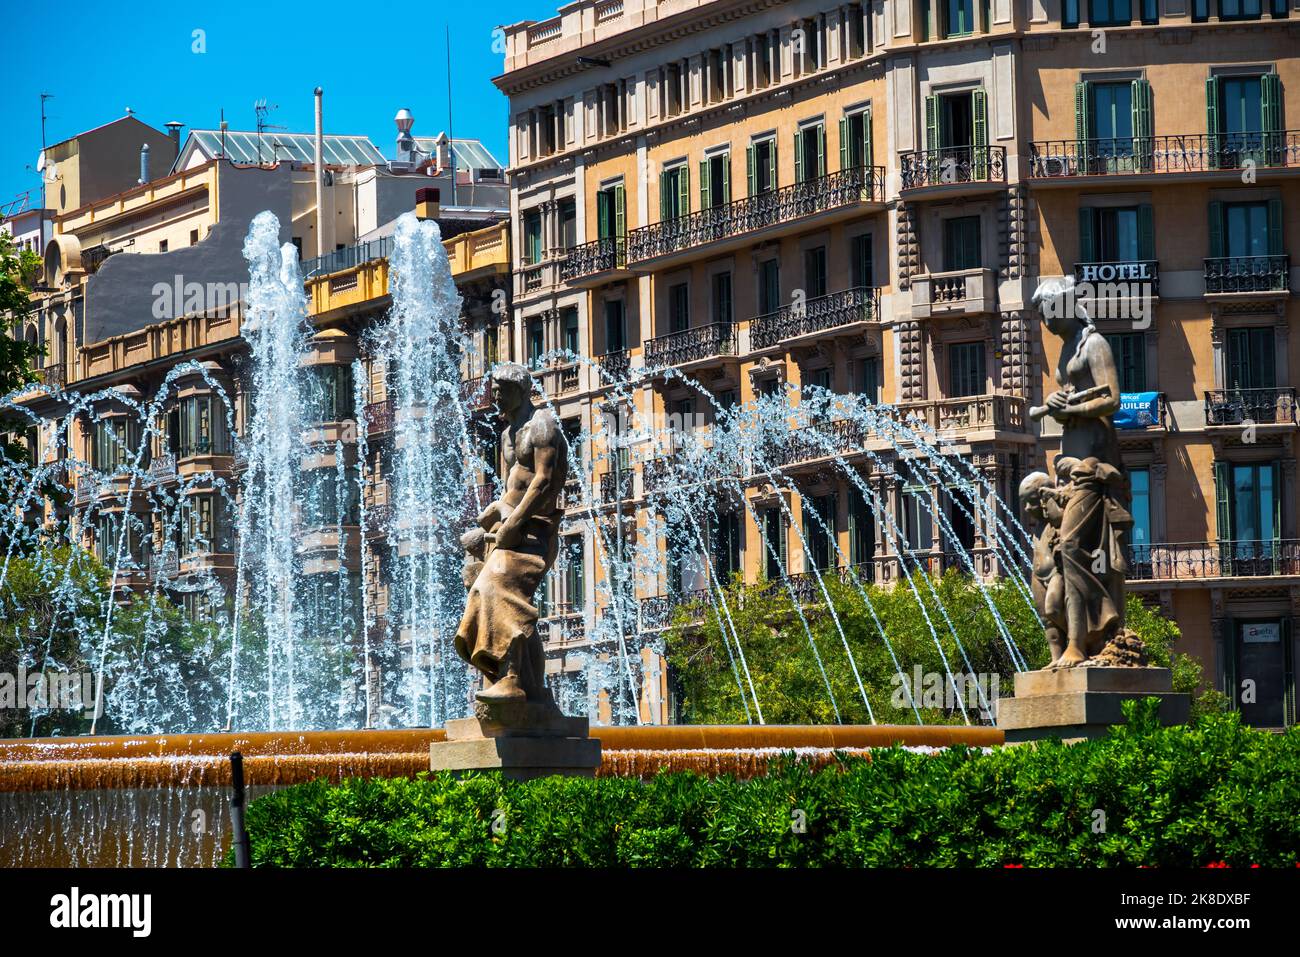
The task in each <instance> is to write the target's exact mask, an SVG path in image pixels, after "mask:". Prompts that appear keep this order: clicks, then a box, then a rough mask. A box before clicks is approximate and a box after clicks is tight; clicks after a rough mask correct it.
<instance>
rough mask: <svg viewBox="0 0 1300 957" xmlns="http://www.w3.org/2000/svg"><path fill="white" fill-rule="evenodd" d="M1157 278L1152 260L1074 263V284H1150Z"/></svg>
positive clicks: (1157, 269)
mask: <svg viewBox="0 0 1300 957" xmlns="http://www.w3.org/2000/svg"><path fill="white" fill-rule="evenodd" d="M1158 278H1159V268H1158V267H1157V265H1156V262H1155V260H1153V259H1143V260H1137V261H1134V262H1115V263H1075V265H1074V280H1075V282H1088V283H1092V284H1093V285H1097V284H1099V283H1126V282H1132V283H1152V284H1154V283H1155V282H1156V280H1157V279H1158Z"/></svg>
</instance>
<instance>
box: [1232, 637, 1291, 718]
mask: <svg viewBox="0 0 1300 957" xmlns="http://www.w3.org/2000/svg"><path fill="white" fill-rule="evenodd" d="M1290 625H1291V623H1290V621H1289V620H1287V619H1283V618H1272V619H1264V620H1253V621H1235V622H1233V631H1234V632H1235V635H1234V636H1233V637H1234V642H1233V644H1234V646H1235V647H1234V648H1233V650H1232V652H1231V654H1232V658H1233V661H1232V665H1233V668H1232V671H1233V673H1232V674H1231V675H1230V676H1229V677H1230V686H1231V688H1232V694H1233V696H1234V698H1235V700H1236V704H1237V709H1238V710H1239V711H1240V712H1241V720H1242V723H1243V724H1248V725H1251V726H1252V727H1256V728H1281V727H1283V726H1284V725H1286V723H1287V714H1286V698H1287V695H1288V691H1290V690H1292V689H1291V687H1290V686H1291V685H1292V684H1293V683H1294V681H1295V678H1294V665H1293V663H1292V661H1291V658H1292V655H1291V654H1290V653H1289V652H1290V647H1289V646H1290V644H1291V627H1290ZM1247 681H1249V685H1245V682H1247ZM1248 689H1249V690H1248ZM1293 720H1294V719H1293Z"/></svg>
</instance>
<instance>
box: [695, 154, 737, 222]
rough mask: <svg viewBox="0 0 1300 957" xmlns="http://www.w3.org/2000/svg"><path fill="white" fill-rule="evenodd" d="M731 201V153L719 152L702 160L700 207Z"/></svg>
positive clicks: (712, 206)
mask: <svg viewBox="0 0 1300 957" xmlns="http://www.w3.org/2000/svg"><path fill="white" fill-rule="evenodd" d="M730 202H731V154H730V153H718V154H716V155H714V156H710V157H708V158H707V159H703V160H701V161H700V209H716V208H718V207H720V206H725V205H727V204H728V203H730Z"/></svg>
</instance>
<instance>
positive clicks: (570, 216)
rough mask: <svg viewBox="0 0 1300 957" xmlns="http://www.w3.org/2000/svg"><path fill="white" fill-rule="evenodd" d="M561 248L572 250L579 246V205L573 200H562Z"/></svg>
mask: <svg viewBox="0 0 1300 957" xmlns="http://www.w3.org/2000/svg"><path fill="white" fill-rule="evenodd" d="M559 213H560V246H561V247H562V248H564V249H572V248H573V247H574V246H576V245H578V204H577V203H576V202H574V200H573V199H572V198H570V199H562V200H560V206H559Z"/></svg>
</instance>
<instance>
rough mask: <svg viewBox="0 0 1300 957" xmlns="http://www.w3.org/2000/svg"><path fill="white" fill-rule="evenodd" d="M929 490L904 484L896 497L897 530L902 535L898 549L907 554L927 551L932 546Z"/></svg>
mask: <svg viewBox="0 0 1300 957" xmlns="http://www.w3.org/2000/svg"><path fill="white" fill-rule="evenodd" d="M930 509H931V505H930V489H929V488H928V487H927V486H925V485H920V484H911V483H909V484H906V485H904V486H903V488H902V490H901V493H900V494H899V496H898V510H899V513H900V514H899V516H898V530H899V532H900V534H901V535H902V541H900V542H899V543H898V544H899V549H900V550H901V551H908V552H924V551H929V550H930V548H931V547H932V546H933V544H934V518H933V516H932V515H931V512H930Z"/></svg>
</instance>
